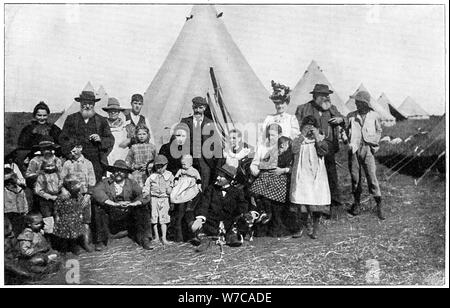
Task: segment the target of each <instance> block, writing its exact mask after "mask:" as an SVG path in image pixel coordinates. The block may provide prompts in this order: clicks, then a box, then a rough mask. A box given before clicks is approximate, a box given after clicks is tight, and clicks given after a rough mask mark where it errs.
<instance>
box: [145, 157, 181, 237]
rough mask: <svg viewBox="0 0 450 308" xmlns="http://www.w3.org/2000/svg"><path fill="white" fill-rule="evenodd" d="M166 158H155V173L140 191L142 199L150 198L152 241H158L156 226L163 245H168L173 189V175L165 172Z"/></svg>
mask: <svg viewBox="0 0 450 308" xmlns="http://www.w3.org/2000/svg"><path fill="white" fill-rule="evenodd" d="M167 163H168V161H167V158H166V157H165V156H164V155H158V156H156V158H155V166H154V169H155V170H156V172H154V173H152V174H150V176H149V178H148V179H147V180H146V181H145V185H144V188H143V190H142V193H143V198H145V199H148V198H150V200H151V201H150V202H151V208H152V209H151V223H152V225H153V232H154V239H155V240H157V241H158V240H159V234H158V224H159V225H160V226H161V241H162V243H163V245H167V244H169V242H168V241H167V237H166V235H167V224H168V223H170V216H169V209H170V204H169V195H170V193H171V192H172V187H173V180H174V178H173V174H172V172H170V171H167V170H166V169H167Z"/></svg>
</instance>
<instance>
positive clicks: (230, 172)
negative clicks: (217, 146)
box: [217, 164, 237, 180]
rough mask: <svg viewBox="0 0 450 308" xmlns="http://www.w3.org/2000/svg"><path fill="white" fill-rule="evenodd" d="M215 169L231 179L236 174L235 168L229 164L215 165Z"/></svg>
mask: <svg viewBox="0 0 450 308" xmlns="http://www.w3.org/2000/svg"><path fill="white" fill-rule="evenodd" d="M217 171H219V172H221V173H223V174H224V175H225V176H226V177H227V178H228V179H230V180H232V179H234V177H235V176H236V173H237V169H236V168H235V167H233V166H230V165H227V164H225V165H223V166H222V167H217Z"/></svg>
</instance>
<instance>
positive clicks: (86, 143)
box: [59, 89, 114, 182]
mask: <svg viewBox="0 0 450 308" xmlns="http://www.w3.org/2000/svg"><path fill="white" fill-rule="evenodd" d="M99 100H100V99H99V98H95V94H94V92H93V91H90V90H86V89H85V90H83V91H82V92H81V94H80V96H79V97H76V98H75V101H77V102H80V111H79V112H76V113H73V114H70V115H69V116H67V119H66V121H65V122H64V126H63V129H62V132H61V135H60V137H59V142H60V144H61V145H64V144H67V143H68V142H69V141H70V140H73V139H76V140H78V141H79V144H80V145H81V146H82V147H83V155H84V157H85V158H86V159H88V160H89V161H90V162H91V163H92V165H93V167H94V172H95V179H96V182H99V181H100V180H101V179H102V177H103V175H104V174H105V172H106V166H107V165H108V160H107V156H108V154H109V152H110V151H111V150H112V148H113V146H114V136H113V135H112V133H111V130H110V128H109V125H108V121H107V120H106V118H104V117H102V116H100V115H98V114H97V113H96V112H95V109H94V106H95V103H96V102H98V101H99Z"/></svg>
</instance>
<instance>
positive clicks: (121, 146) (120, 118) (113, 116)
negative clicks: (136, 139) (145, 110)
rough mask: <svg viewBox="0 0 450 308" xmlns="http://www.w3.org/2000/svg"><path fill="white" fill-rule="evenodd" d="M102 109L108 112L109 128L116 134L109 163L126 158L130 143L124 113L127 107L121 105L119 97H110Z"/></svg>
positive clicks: (109, 155)
mask: <svg viewBox="0 0 450 308" xmlns="http://www.w3.org/2000/svg"><path fill="white" fill-rule="evenodd" d="M102 109H103V110H104V111H106V112H107V113H108V119H107V120H108V124H109V128H110V129H111V133H112V135H113V136H114V146H113V148H112V150H111V152H110V153H109V154H108V163H110V164H112V163H113V162H115V161H116V160H118V159H122V160H125V158H126V157H127V155H128V150H129V148H128V146H129V144H130V139H129V136H128V132H127V128H126V121H125V117H124V115H123V114H122V113H123V112H124V111H125V108H123V107H122V106H120V103H119V100H118V99H117V98H115V97H110V98H108V104H107V105H106V107H103V108H102Z"/></svg>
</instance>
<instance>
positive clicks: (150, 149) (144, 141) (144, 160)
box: [125, 125, 156, 187]
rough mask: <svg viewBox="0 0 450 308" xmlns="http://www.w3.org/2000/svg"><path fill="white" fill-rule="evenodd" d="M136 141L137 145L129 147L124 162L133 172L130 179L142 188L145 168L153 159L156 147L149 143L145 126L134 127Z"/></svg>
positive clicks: (147, 130)
mask: <svg viewBox="0 0 450 308" xmlns="http://www.w3.org/2000/svg"><path fill="white" fill-rule="evenodd" d="M136 139H137V141H138V143H135V144H133V145H132V146H131V148H130V151H129V152H128V155H127V157H126V159H125V162H126V163H127V165H128V166H130V167H131V169H133V170H134V172H133V173H132V174H131V177H132V178H133V179H134V180H135V181H136V182H137V183H138V184H139V186H140V187H143V186H144V183H145V180H146V166H147V164H148V163H149V162H151V161H153V160H154V159H155V156H156V147H155V145H154V144H153V143H150V130H149V129H148V127H147V126H145V125H138V126H137V127H136Z"/></svg>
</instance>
